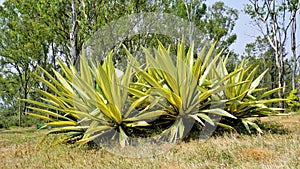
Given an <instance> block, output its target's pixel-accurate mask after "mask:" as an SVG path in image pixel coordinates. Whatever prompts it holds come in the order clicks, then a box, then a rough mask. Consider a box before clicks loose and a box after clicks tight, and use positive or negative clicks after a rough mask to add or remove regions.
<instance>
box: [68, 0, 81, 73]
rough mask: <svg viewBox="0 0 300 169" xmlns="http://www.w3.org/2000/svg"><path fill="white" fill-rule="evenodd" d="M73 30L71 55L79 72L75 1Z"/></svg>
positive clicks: (73, 2) (73, 3) (72, 18)
mask: <svg viewBox="0 0 300 169" xmlns="http://www.w3.org/2000/svg"><path fill="white" fill-rule="evenodd" d="M71 8H72V11H71V24H72V25H71V30H70V55H71V59H72V61H73V64H74V65H75V67H76V69H77V70H79V61H78V60H79V58H78V57H77V55H78V54H77V51H76V36H77V29H76V24H77V14H76V2H75V0H71Z"/></svg>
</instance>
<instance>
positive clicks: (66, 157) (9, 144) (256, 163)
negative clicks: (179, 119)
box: [0, 116, 300, 169]
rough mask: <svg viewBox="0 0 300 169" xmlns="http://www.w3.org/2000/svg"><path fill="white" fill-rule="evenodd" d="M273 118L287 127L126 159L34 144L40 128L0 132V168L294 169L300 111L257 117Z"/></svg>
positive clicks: (298, 163) (299, 164)
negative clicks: (282, 132) (284, 130)
mask: <svg viewBox="0 0 300 169" xmlns="http://www.w3.org/2000/svg"><path fill="white" fill-rule="evenodd" d="M273 120H275V121H279V122H280V123H281V124H283V125H284V126H285V127H287V128H288V129H289V130H291V131H292V132H291V133H289V134H285V135H279V134H268V133H266V134H264V135H261V136H259V135H256V136H255V135H245V136H241V135H237V134H228V135H225V136H220V137H212V138H210V139H208V140H206V141H203V140H195V141H191V142H188V143H180V144H178V145H176V146H175V147H173V148H172V149H170V151H167V152H165V153H163V154H161V155H158V156H152V157H148V158H126V157H122V156H117V155H114V154H111V153H108V152H107V151H105V150H103V149H90V148H88V147H87V146H83V147H78V146H74V145H58V146H56V147H54V148H50V149H46V148H41V149H36V148H35V144H36V142H37V141H38V139H39V138H40V137H41V136H42V135H43V134H44V132H38V133H5V134H3V133H2V134H0V168H4V169H10V168H22V169H23V168H29V169H30V168H39V169H43V168H122V169H123V168H158V169H160V168H161V169H165V168H170V169H171V168H172V169H173V168H174V169H176V168H247V169H248V168H253V169H254V168H255V169H256V168H300V131H299V130H300V123H299V120H300V116H292V117H288V118H287V117H275V118H270V119H265V118H264V119H263V121H273ZM43 145H44V146H46V145H47V142H46V143H45V144H43ZM128 153H133V152H130V151H128Z"/></svg>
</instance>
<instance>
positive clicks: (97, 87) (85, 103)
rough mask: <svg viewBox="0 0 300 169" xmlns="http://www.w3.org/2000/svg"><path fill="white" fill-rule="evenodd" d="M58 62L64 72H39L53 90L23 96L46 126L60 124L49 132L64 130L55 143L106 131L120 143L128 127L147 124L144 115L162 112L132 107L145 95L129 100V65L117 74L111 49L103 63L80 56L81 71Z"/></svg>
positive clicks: (125, 139) (85, 139)
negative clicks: (36, 98) (39, 96)
mask: <svg viewBox="0 0 300 169" xmlns="http://www.w3.org/2000/svg"><path fill="white" fill-rule="evenodd" d="M59 63H60V66H61V68H62V72H63V73H59V72H57V71H55V70H53V72H54V74H55V77H53V76H51V75H50V74H49V73H48V72H47V71H45V70H43V69H42V68H41V69H42V70H43V72H44V74H45V75H46V76H47V77H48V78H49V80H45V79H44V78H42V77H41V76H38V78H39V79H40V80H42V82H43V83H44V84H46V85H47V86H48V87H49V88H50V89H51V90H52V92H53V93H54V94H52V93H50V92H46V91H40V92H41V94H42V95H43V96H44V98H42V100H43V101H42V102H38V101H33V100H25V101H27V102H29V103H31V104H34V105H36V106H35V107H29V108H30V109H32V110H34V111H35V112H36V113H32V112H27V114H29V115H32V116H35V117H38V118H42V119H44V120H47V121H50V122H48V123H46V124H45V127H46V126H56V127H58V126H59V128H53V129H51V130H50V131H49V133H48V134H51V133H57V132H63V133H67V135H66V137H64V138H63V139H61V140H58V141H57V142H56V143H59V142H62V141H70V140H73V141H74V140H75V141H76V143H79V144H84V143H87V142H90V141H92V140H94V139H96V138H99V137H101V136H104V135H105V136H106V137H108V139H111V141H112V140H118V142H119V144H120V145H121V146H125V145H126V144H128V140H129V136H128V133H127V132H126V130H127V129H128V128H132V127H137V126H147V125H149V124H148V123H147V122H146V120H147V119H151V118H156V116H160V115H162V114H164V112H162V111H151V112H150V111H146V109H144V111H142V113H137V112H136V111H135V109H136V107H137V106H139V105H140V104H142V103H143V101H144V100H145V99H147V98H148V96H145V97H141V98H139V99H137V100H135V101H134V102H130V100H129V98H128V97H129V96H128V90H129V82H130V79H131V78H130V76H131V74H132V68H131V66H128V67H127V69H126V70H125V72H124V74H123V75H122V76H120V77H118V76H117V74H116V69H115V67H114V65H113V61H112V52H111V53H110V54H109V55H108V56H107V58H106V59H105V61H104V63H103V64H102V65H100V64H94V63H91V62H89V61H88V60H87V59H86V57H85V56H82V57H81V60H80V73H79V72H78V71H77V70H76V69H75V67H74V66H73V65H71V66H70V67H68V66H67V65H66V64H64V63H62V62H61V61H60V62H59ZM38 107H42V108H38ZM45 108H46V109H47V110H45ZM147 108H148V109H149V106H148V107H147ZM37 112H39V113H37Z"/></svg>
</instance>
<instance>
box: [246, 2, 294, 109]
mask: <svg viewBox="0 0 300 169" xmlns="http://www.w3.org/2000/svg"><path fill="white" fill-rule="evenodd" d="M297 3H298V0H296V1H292V0H281V1H276V0H250V1H249V3H248V4H247V6H246V8H245V12H246V14H248V15H249V16H250V17H251V19H252V20H253V23H254V24H255V26H256V27H257V28H258V29H259V31H260V33H261V35H262V36H263V37H266V38H267V40H268V43H269V44H270V46H271V47H272V49H273V50H274V58H275V65H276V67H277V72H278V79H277V80H278V82H277V83H278V87H279V88H281V90H279V91H278V96H279V97H280V98H284V92H285V86H286V81H285V61H284V60H285V58H286V56H287V53H286V52H287V49H286V43H287V40H288V36H289V34H288V33H289V29H290V27H291V25H292V23H293V20H294V19H295V17H296V14H295V13H296V11H297V10H298V9H299V8H298V7H297V6H294V5H295V4H297ZM292 6H294V7H293V9H292V8H291V7H292ZM291 9H292V10H291ZM279 106H280V107H281V108H283V107H284V102H283V101H281V102H280V104H279Z"/></svg>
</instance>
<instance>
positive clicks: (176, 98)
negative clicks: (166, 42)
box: [135, 43, 235, 142]
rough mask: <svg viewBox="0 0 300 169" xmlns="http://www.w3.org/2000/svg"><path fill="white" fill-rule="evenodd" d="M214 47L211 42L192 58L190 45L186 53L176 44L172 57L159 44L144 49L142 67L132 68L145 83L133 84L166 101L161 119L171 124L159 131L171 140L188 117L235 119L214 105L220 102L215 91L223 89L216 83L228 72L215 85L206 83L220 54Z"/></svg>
mask: <svg viewBox="0 0 300 169" xmlns="http://www.w3.org/2000/svg"><path fill="white" fill-rule="evenodd" d="M214 48H215V45H212V47H211V48H210V49H209V50H208V51H206V48H203V49H202V50H201V51H200V52H199V54H198V55H197V57H196V60H194V46H193V45H191V46H190V48H189V50H188V51H187V53H186V52H185V47H184V44H183V43H178V47H177V55H176V56H175V58H174V57H172V55H171V53H170V48H168V49H166V48H165V47H164V46H163V45H162V44H161V43H160V44H159V47H158V49H154V50H153V51H151V50H149V49H144V52H145V54H146V61H147V62H146V64H147V65H146V68H145V70H143V69H140V68H135V69H136V70H137V71H138V75H139V77H138V79H140V78H142V79H143V80H144V81H145V82H146V84H137V85H143V86H146V93H150V94H154V95H158V96H160V97H161V98H163V99H164V101H165V102H166V104H165V106H164V107H163V111H164V112H167V113H168V114H167V115H168V116H167V118H166V119H168V120H164V119H163V121H164V122H166V121H171V122H172V123H174V124H173V125H172V126H171V127H170V128H168V129H167V130H165V131H163V133H164V134H167V135H168V140H169V141H171V142H174V141H176V140H177V139H182V138H183V137H184V136H185V134H186V128H189V129H190V128H191V127H193V125H190V126H189V125H188V124H193V122H191V121H192V120H195V121H196V122H197V123H199V124H201V125H203V126H204V123H203V120H204V122H208V123H209V124H211V125H215V122H214V121H213V120H212V119H211V118H210V117H209V116H208V113H210V114H217V115H220V116H226V117H229V118H235V117H234V116H232V115H231V114H229V113H227V112H226V111H224V110H222V109H220V108H218V106H217V105H218V104H221V103H222V101H221V100H219V99H215V98H217V96H215V94H216V93H217V92H219V91H220V90H222V89H223V86H221V85H219V83H220V82H222V81H224V80H226V79H227V78H229V77H230V76H232V74H230V75H228V76H224V77H221V78H220V79H219V82H216V83H215V84H211V85H208V84H210V83H211V82H210V81H209V79H208V78H207V75H208V74H209V72H211V71H213V68H214V65H215V64H216V62H217V61H218V60H219V57H220V55H221V53H219V54H217V55H214V54H213V51H214ZM152 53H154V54H152ZM149 90H150V92H149ZM145 95H146V94H145ZM141 96H143V95H141ZM161 104H162V105H164V104H163V103H161ZM212 105H213V106H212ZM172 123H171V124H172ZM189 129H188V130H189Z"/></svg>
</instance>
